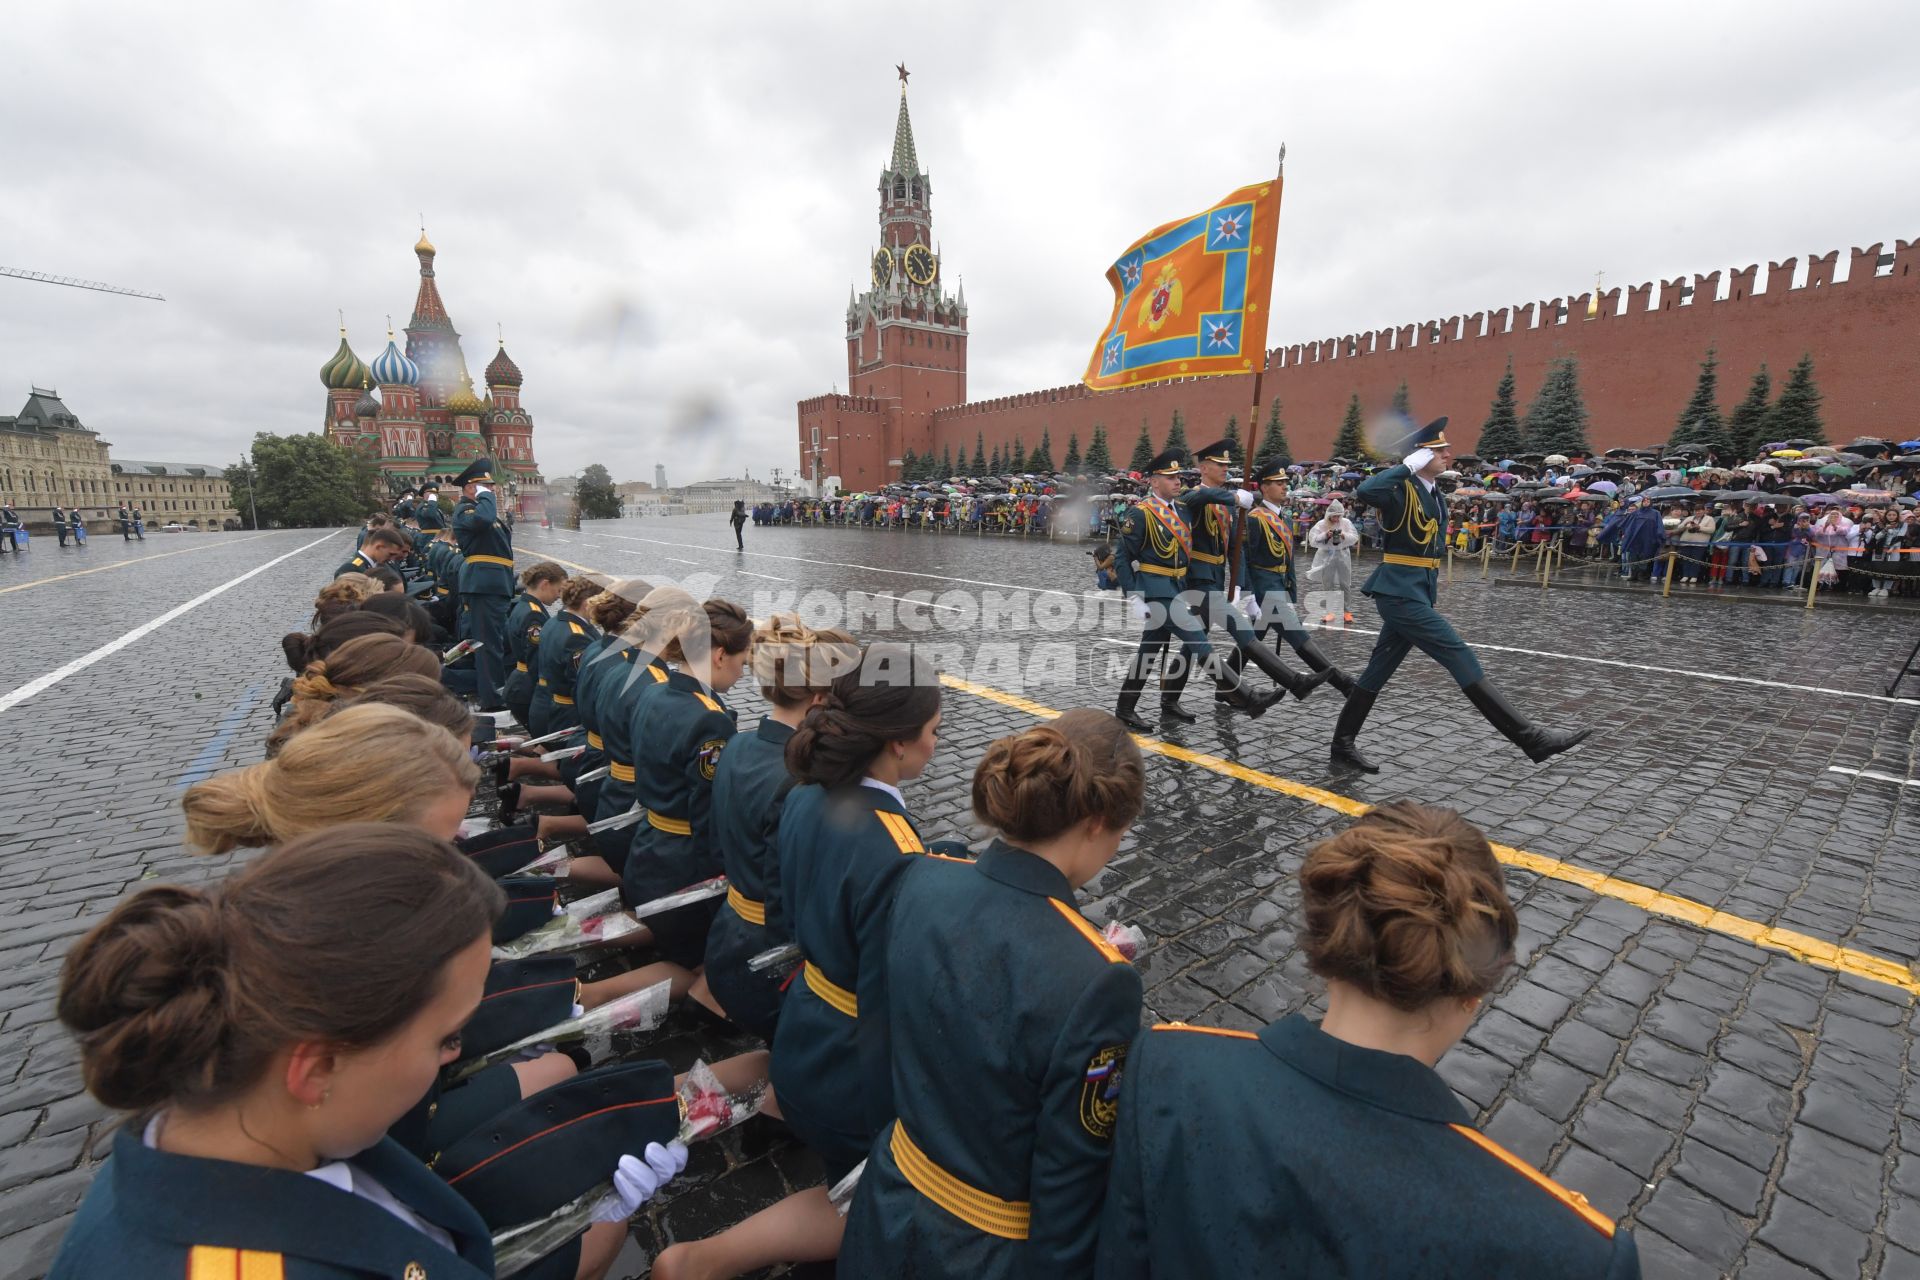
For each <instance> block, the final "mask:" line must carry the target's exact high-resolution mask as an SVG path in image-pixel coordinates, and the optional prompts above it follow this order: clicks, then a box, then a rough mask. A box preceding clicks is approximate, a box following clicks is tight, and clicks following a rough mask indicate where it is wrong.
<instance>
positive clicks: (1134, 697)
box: [1113, 674, 1153, 733]
mask: <svg viewBox="0 0 1920 1280" xmlns="http://www.w3.org/2000/svg"><path fill="white" fill-rule="evenodd" d="M1146 687H1147V682H1146V679H1145V678H1144V677H1138V676H1134V675H1132V674H1129V675H1128V676H1127V678H1126V679H1125V680H1122V681H1121V682H1120V702H1119V705H1117V706H1116V707H1114V709H1113V718H1114V719H1116V720H1118V721H1119V722H1120V723H1121V724H1123V725H1125V726H1127V728H1129V729H1131V730H1133V731H1134V732H1135V733H1152V732H1153V726H1152V725H1150V724H1148V723H1147V722H1146V721H1145V720H1142V719H1141V718H1140V710H1139V708H1140V691H1141V690H1143V689H1145V688H1146Z"/></svg>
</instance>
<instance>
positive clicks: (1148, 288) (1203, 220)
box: [1086, 177, 1280, 391]
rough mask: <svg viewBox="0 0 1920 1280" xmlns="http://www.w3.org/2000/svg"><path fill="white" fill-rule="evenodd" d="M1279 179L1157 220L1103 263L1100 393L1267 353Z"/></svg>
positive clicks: (1095, 372)
mask: <svg viewBox="0 0 1920 1280" xmlns="http://www.w3.org/2000/svg"><path fill="white" fill-rule="evenodd" d="M1279 223H1280V179H1279V178H1278V177H1274V178H1269V179H1267V180H1266V181H1265V182H1258V183H1255V184H1254V185H1253V186H1250V187H1242V188H1240V189H1239V190H1238V191H1235V192H1234V193H1233V194H1232V195H1229V196H1228V197H1227V198H1226V199H1224V200H1222V201H1220V202H1219V203H1218V204H1216V205H1214V206H1213V207H1212V208H1210V209H1207V210H1205V211H1203V212H1201V213H1196V214H1194V215H1192V216H1191V217H1187V218H1182V219H1180V220H1179V221H1177V222H1169V223H1167V224H1166V225H1165V226H1160V227H1155V228H1154V229H1153V230H1152V231H1149V232H1148V233H1147V234H1146V235H1144V236H1142V237H1140V238H1139V239H1138V240H1136V241H1134V242H1133V244H1132V245H1130V246H1128V248H1127V251H1126V252H1125V253H1123V254H1121V255H1120V256H1119V257H1118V258H1117V259H1115V260H1114V264H1113V265H1112V266H1111V267H1109V268H1107V280H1108V282H1109V283H1111V284H1112V285H1113V295H1114V298H1113V317H1112V319H1110V320H1109V321H1108V322H1107V327H1106V330H1105V331H1104V332H1103V333H1102V334H1101V335H1100V342H1099V345H1097V346H1096V347H1095V348H1094V351H1093V359H1092V360H1091V361H1089V362H1088V364H1087V375H1086V384H1087V385H1088V386H1089V387H1092V388H1093V389H1094V390H1095V391H1111V390H1114V389H1115V388H1118V387H1138V386H1142V385H1144V384H1146V383H1149V382H1163V381H1165V380H1167V379H1169V378H1193V377H1201V376H1204V375H1207V374H1225V373H1252V372H1253V371H1254V369H1255V368H1257V367H1259V366H1260V364H1261V363H1262V362H1264V361H1265V359H1266V347H1267V303H1268V300H1269V298H1270V297H1271V295H1272V293H1273V243H1274V232H1275V230H1276V229H1277V228H1278V226H1279Z"/></svg>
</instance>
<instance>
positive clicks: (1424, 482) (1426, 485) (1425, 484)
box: [1413, 471, 1433, 493]
mask: <svg viewBox="0 0 1920 1280" xmlns="http://www.w3.org/2000/svg"><path fill="white" fill-rule="evenodd" d="M1413 478H1414V479H1415V480H1418V481H1419V482H1420V487H1421V488H1423V489H1425V490H1426V491H1427V492H1428V493H1432V492H1433V481H1431V480H1429V479H1427V478H1426V477H1425V476H1423V475H1421V474H1420V473H1419V472H1418V471H1416V472H1414V473H1413Z"/></svg>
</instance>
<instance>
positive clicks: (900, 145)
mask: <svg viewBox="0 0 1920 1280" xmlns="http://www.w3.org/2000/svg"><path fill="white" fill-rule="evenodd" d="M896 70H898V71H899V73H900V116H899V119H897V120H896V121H894V125H893V156H892V158H891V159H890V160H889V161H888V163H887V172H889V173H898V174H905V175H906V176H908V177H918V176H919V174H920V157H919V156H918V155H916V154H915V153H914V149H913V119H912V117H911V116H909V115H908V114H907V75H908V74H909V73H908V71H907V67H906V64H905V63H901V64H900V66H899V67H898V68H896Z"/></svg>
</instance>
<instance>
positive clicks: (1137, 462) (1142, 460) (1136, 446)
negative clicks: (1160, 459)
mask: <svg viewBox="0 0 1920 1280" xmlns="http://www.w3.org/2000/svg"><path fill="white" fill-rule="evenodd" d="M1153 455H1154V447H1153V436H1152V435H1151V434H1150V433H1149V432H1148V431H1147V420H1146V419H1145V418H1142V419H1140V438H1139V439H1138V440H1135V441H1134V442H1133V456H1132V457H1131V458H1128V459H1127V470H1129V471H1138V472H1141V473H1142V474H1145V472H1146V469H1147V468H1148V467H1150V466H1152V465H1153Z"/></svg>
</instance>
